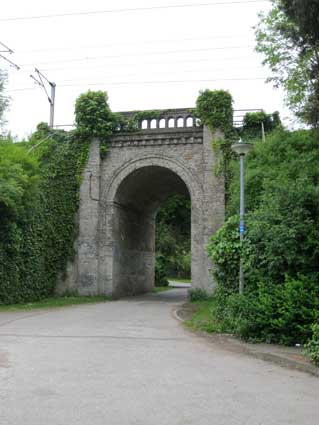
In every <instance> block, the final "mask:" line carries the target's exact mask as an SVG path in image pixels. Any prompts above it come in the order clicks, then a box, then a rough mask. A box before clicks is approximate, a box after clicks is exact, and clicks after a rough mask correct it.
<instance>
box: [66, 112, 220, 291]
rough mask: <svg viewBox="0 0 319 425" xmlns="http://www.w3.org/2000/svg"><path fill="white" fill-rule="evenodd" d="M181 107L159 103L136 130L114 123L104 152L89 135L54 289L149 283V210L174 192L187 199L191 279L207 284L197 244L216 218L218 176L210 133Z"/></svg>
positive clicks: (135, 287) (136, 287) (129, 287)
mask: <svg viewBox="0 0 319 425" xmlns="http://www.w3.org/2000/svg"><path fill="white" fill-rule="evenodd" d="M189 111H190V110H189V109H176V110H169V111H163V112H162V113H161V114H160V117H161V118H159V119H152V120H151V119H149V120H144V121H143V122H141V123H140V125H139V127H140V128H139V130H138V131H135V132H129V133H128V132H126V133H125V132H123V131H119V132H118V133H116V134H115V135H114V136H113V137H112V139H111V141H110V143H109V151H108V153H107V157H106V158H105V159H104V160H101V158H100V150H99V141H98V140H93V141H92V143H91V146H90V154H89V160H88V163H87V165H86V168H85V170H84V173H83V181H82V185H81V188H80V207H79V212H78V223H79V234H78V238H77V241H76V243H75V251H76V255H75V259H74V261H73V263H72V264H69V267H68V271H67V276H66V278H65V279H64V280H63V283H60V285H59V287H58V290H59V291H65V290H76V291H77V292H78V293H79V294H81V295H96V294H105V295H113V296H115V297H120V296H125V295H133V294H137V293H142V292H146V291H150V290H151V289H152V287H153V285H154V263H155V261H154V251H155V217H156V212H157V210H158V208H159V206H160V204H161V203H162V202H163V201H164V200H165V199H167V198H168V197H169V196H171V195H173V194H176V193H179V194H184V195H186V196H189V197H190V199H191V253H192V262H191V269H192V286H193V287H196V288H204V289H207V290H211V289H213V285H214V283H213V282H212V280H211V279H212V278H211V267H212V266H211V264H210V261H209V259H208V257H207V255H206V252H205V245H206V243H207V242H208V239H209V237H210V236H211V235H212V234H213V233H214V232H215V231H216V230H217V229H218V228H219V227H220V226H221V225H222V223H223V221H224V181H223V178H222V177H216V176H215V174H214V164H215V161H216V158H215V157H214V156H215V153H214V151H213V149H212V135H211V134H210V132H209V130H208V128H207V127H205V126H204V127H203V126H200V125H198V122H197V120H196V119H195V118H194V117H193V116H192V114H191V113H190V112H189ZM123 114H124V115H126V116H128V117H129V116H130V115H132V113H130V112H125V113H123ZM215 136H216V135H215Z"/></svg>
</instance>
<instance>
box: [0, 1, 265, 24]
mask: <svg viewBox="0 0 319 425" xmlns="http://www.w3.org/2000/svg"><path fill="white" fill-rule="evenodd" d="M265 2H267V3H268V2H269V0H242V1H239V0H237V1H228V2H225V1H220V2H209V3H198V4H196V3H188V4H179V5H178V4H172V5H162V6H146V7H131V8H120V9H106V10H93V11H86V12H68V13H53V14H48V15H34V16H16V17H7V18H0V22H12V21H26V20H33V19H52V18H62V17H76V16H88V15H100V14H106V13H123V12H139V11H152V10H161V9H182V8H192V7H210V6H223V5H234V4H239V5H240V4H249V3H265Z"/></svg>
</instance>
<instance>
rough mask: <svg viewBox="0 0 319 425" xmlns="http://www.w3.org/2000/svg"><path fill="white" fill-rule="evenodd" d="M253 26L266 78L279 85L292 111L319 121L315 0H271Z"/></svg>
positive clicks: (318, 8)
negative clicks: (266, 70) (266, 10)
mask: <svg viewBox="0 0 319 425" xmlns="http://www.w3.org/2000/svg"><path fill="white" fill-rule="evenodd" d="M272 3H273V7H272V9H271V10H270V12H269V13H268V14H266V15H265V14H262V15H261V16H260V22H259V25H258V26H257V28H256V39H257V48H256V50H257V51H258V52H260V53H262V54H263V55H264V64H266V65H267V66H268V67H269V68H270V70H271V76H270V77H269V79H268V80H269V81H271V82H273V83H274V85H275V87H279V86H281V87H283V89H284V90H285V92H286V100H287V104H288V106H289V107H290V108H291V110H292V111H294V112H295V114H296V115H297V116H298V117H299V118H300V119H301V120H303V121H304V122H306V123H307V124H310V125H311V126H313V127H318V125H319V56H318V47H319V32H318V16H319V2H318V1H317V0H307V1H304V0H294V1H292V0H273V1H272Z"/></svg>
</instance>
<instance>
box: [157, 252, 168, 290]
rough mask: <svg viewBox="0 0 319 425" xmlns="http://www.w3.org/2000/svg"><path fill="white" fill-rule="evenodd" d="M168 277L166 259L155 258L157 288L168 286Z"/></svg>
mask: <svg viewBox="0 0 319 425" xmlns="http://www.w3.org/2000/svg"><path fill="white" fill-rule="evenodd" d="M168 284H169V282H168V280H167V277H166V268H165V258H164V257H163V256H162V255H160V254H159V255H156V257H155V286H168Z"/></svg>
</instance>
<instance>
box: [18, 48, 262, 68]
mask: <svg viewBox="0 0 319 425" xmlns="http://www.w3.org/2000/svg"><path fill="white" fill-rule="evenodd" d="M252 47H254V46H219V47H204V48H200V49H182V50H167V51H160V52H153V51H152V52H138V53H130V54H120V55H106V56H87V57H85V56H83V57H81V58H74V59H59V60H54V61H47V62H40V64H41V65H47V64H51V63H65V62H82V61H84V60H96V59H109V58H123V57H135V56H144V55H167V54H175V53H191V52H208V51H211V50H228V49H229V50H233V49H249V48H252ZM22 65H23V66H30V65H32V63H24V64H22Z"/></svg>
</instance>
